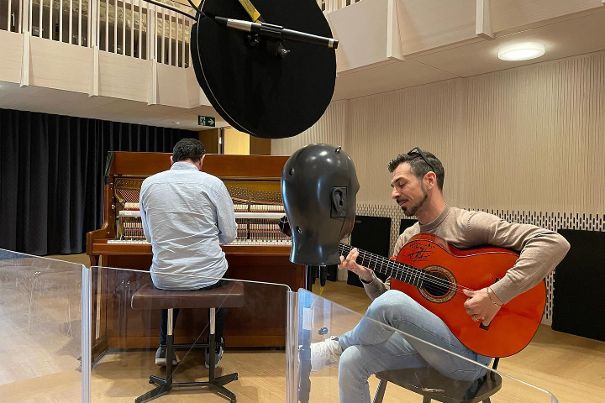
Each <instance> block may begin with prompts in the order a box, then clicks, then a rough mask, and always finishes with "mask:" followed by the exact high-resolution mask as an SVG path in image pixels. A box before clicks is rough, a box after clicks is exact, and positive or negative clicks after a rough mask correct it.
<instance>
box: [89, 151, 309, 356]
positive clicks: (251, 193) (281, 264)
mask: <svg viewBox="0 0 605 403" xmlns="http://www.w3.org/2000/svg"><path fill="white" fill-rule="evenodd" d="M287 158H288V157H286V156H228V155H212V154H209V155H206V156H205V158H204V171H206V172H208V173H211V174H213V175H215V176H217V177H219V178H221V179H222V180H223V181H224V182H225V184H226V186H227V188H228V189H229V191H230V193H231V195H232V198H233V199H234V203H236V204H237V205H238V206H240V207H238V208H241V206H242V204H245V205H250V206H252V205H254V206H255V207H258V205H261V206H263V205H268V206H269V207H271V208H273V209H269V210H267V211H275V207H276V206H278V207H281V211H283V205H281V193H280V187H279V182H280V177H281V169H282V167H283V165H284V163H285V161H286V160H287ZM169 167H170V154H166V153H131V152H111V153H110V154H109V155H108V159H107V166H106V175H105V188H104V206H103V218H104V222H103V225H102V227H101V228H99V229H97V230H96V231H91V232H89V233H88V234H87V243H86V250H87V253H88V255H89V256H90V259H91V264H92V265H101V266H105V267H113V268H125V269H136V270H139V271H138V272H132V271H120V270H99V271H95V272H94V273H93V296H92V308H93V329H92V338H93V346H94V348H93V358H98V357H99V356H100V354H102V353H104V352H105V351H107V350H108V349H109V350H112V349H113V350H116V349H126V348H155V347H156V346H157V345H158V342H159V327H160V311H159V310H157V311H148V312H144V311H134V310H132V309H131V308H130V298H131V296H132V294H133V293H134V292H135V291H136V290H137V289H138V287H140V286H142V285H143V284H147V283H149V282H150V281H151V278H150V276H149V273H148V270H149V266H150V265H151V247H150V245H149V244H140V243H130V244H125V243H110V242H109V241H110V240H116V239H122V238H121V235H120V234H122V235H123V232H122V233H121V230H122V229H123V228H122V227H121V226H122V224H118V221H119V219H118V217H122V216H123V215H121V211H123V210H128V208H127V204H128V205H129V206H130V207H132V205H133V204H134V205H136V204H137V203H138V197H139V191H140V185H141V183H142V181H143V180H144V178H146V177H148V176H150V175H153V174H155V173H157V172H161V171H163V170H166V169H168V168H169ZM256 197H258V198H256ZM251 209H252V207H251ZM277 210H279V208H278V209H277ZM251 211H252V210H251ZM274 214H275V213H274ZM120 222H121V221H120ZM140 232H141V234H139V235H142V231H140ZM250 238H252V235H250ZM139 239H140V238H139ZM223 250H224V251H225V254H226V256H227V261H228V263H229V270H228V271H227V274H226V277H228V278H234V279H244V280H253V281H257V282H270V283H283V284H286V285H288V286H289V287H290V288H291V289H292V290H293V291H296V290H297V289H298V288H301V287H304V282H305V273H304V267H303V266H300V265H294V264H292V263H290V261H289V253H290V247H289V246H285V245H283V244H282V245H280V246H268V245H267V244H266V243H263V242H258V243H256V244H255V243H254V242H252V245H242V244H239V245H238V244H232V245H226V246H224V247H223ZM245 290H246V304H245V306H244V307H242V308H237V309H236V308H233V309H229V311H228V314H227V318H226V326H225V342H226V345H227V347H245V348H257V347H263V348H265V347H273V348H283V347H284V346H285V335H286V323H287V322H286V313H287V311H286V309H287V294H286V293H287V288H286V287H277V286H268V285H261V284H254V285H247V286H246V288H245ZM207 326H208V311H207V310H193V309H184V310H181V311H180V313H179V316H178V319H177V322H176V328H175V332H174V334H175V339H176V342H177V343H192V342H194V341H196V340H197V341H204V340H205V334H206V330H207ZM202 332H204V333H203V335H204V336H203V337H202V338H201V340H200V335H201V334H202Z"/></svg>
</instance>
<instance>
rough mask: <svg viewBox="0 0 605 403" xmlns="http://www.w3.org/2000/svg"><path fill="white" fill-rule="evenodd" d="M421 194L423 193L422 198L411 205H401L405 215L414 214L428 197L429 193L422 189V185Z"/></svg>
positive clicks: (410, 215)
mask: <svg viewBox="0 0 605 403" xmlns="http://www.w3.org/2000/svg"><path fill="white" fill-rule="evenodd" d="M422 195H423V196H422V200H420V201H419V202H418V203H416V204H414V205H413V206H410V207H401V209H402V210H403V214H405V215H406V216H407V217H412V216H415V215H416V213H417V212H418V209H420V208H421V207H423V206H424V205H425V204H426V202H427V200H428V198H429V195H428V193H427V192H426V190H424V187H422Z"/></svg>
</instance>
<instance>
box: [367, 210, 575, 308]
mask: <svg viewBox="0 0 605 403" xmlns="http://www.w3.org/2000/svg"><path fill="white" fill-rule="evenodd" d="M419 233H431V234H435V235H437V236H438V237H440V238H442V239H444V240H445V241H446V242H448V243H449V244H450V245H452V246H454V247H456V248H460V249H465V248H471V247H477V246H486V245H489V246H497V247H503V248H508V249H512V250H515V251H517V252H519V258H518V259H517V262H516V263H515V265H514V266H513V267H512V268H510V269H509V270H508V272H507V273H506V275H505V276H504V277H502V278H501V279H500V280H498V281H497V282H496V283H495V284H493V285H491V286H490V287H491V289H492V290H493V291H494V293H495V294H496V295H497V296H498V298H500V300H501V301H502V302H503V303H507V302H508V301H510V300H511V299H513V298H514V297H516V296H517V295H519V294H521V293H523V292H524V291H527V290H528V289H530V288H532V287H533V286H535V285H536V284H538V283H539V282H540V281H541V280H543V279H544V277H546V275H547V274H548V273H550V272H551V271H552V270H553V269H554V268H555V267H556V266H557V265H558V264H559V263H560V262H561V260H563V258H564V257H565V255H566V254H567V251H568V250H569V242H567V240H566V239H565V238H563V237H562V236H561V235H559V234H558V233H556V232H553V231H550V230H547V229H544V228H540V227H536V226H535V225H530V224H515V223H509V222H507V221H504V220H502V219H501V218H499V217H497V216H495V215H493V214H489V213H485V212H482V211H467V210H463V209H460V208H456V207H446V209H445V210H444V211H443V213H441V215H440V216H439V217H437V218H436V219H435V220H434V221H433V222H431V223H428V224H424V225H420V224H419V223H416V224H414V225H412V226H411V227H409V228H407V229H406V230H405V231H404V232H403V233H402V234H401V235H400V236H399V238H398V239H397V242H396V244H395V248H394V250H393V255H395V256H397V255H398V254H399V251H400V250H401V248H402V247H403V246H404V245H405V244H406V243H407V242H408V241H409V240H410V238H412V237H413V236H414V235H416V234H419ZM364 288H365V290H366V293H367V294H368V296H369V297H370V298H372V299H374V298H376V297H378V296H379V295H380V294H382V293H383V292H385V291H386V289H387V288H386V286H385V284H384V283H383V282H382V281H380V279H378V278H377V277H376V276H375V275H374V274H373V279H372V281H371V282H370V283H367V284H364Z"/></svg>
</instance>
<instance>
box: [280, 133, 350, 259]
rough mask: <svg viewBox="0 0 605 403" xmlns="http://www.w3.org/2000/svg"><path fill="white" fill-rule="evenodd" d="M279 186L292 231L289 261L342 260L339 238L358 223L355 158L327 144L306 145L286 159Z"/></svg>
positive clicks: (348, 232)
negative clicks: (356, 213) (356, 214)
mask: <svg viewBox="0 0 605 403" xmlns="http://www.w3.org/2000/svg"><path fill="white" fill-rule="evenodd" d="M281 186H282V198H283V200H284V208H285V210H286V215H287V218H288V223H289V227H290V232H291V234H292V249H291V251H290V261H291V262H293V263H299V264H305V265H309V266H320V265H330V264H338V263H339V261H340V259H339V256H340V254H339V252H338V245H339V243H340V240H341V239H343V238H344V237H346V236H347V235H349V234H350V233H351V231H352V230H353V225H354V224H355V203H356V195H357V191H358V190H359V182H358V181H357V174H356V172H355V165H354V164H353V160H352V159H351V157H349V156H348V155H347V154H346V153H345V152H344V151H342V149H341V148H340V147H337V146H333V145H329V144H313V145H308V146H305V147H303V148H301V149H300V150H298V151H296V152H295V153H294V154H292V156H291V157H290V158H289V159H288V161H286V164H285V165H284V168H283V171H282V178H281Z"/></svg>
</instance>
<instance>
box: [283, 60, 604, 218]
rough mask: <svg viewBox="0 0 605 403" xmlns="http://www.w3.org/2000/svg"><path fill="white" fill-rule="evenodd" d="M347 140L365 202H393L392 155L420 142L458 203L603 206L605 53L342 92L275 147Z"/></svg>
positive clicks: (586, 209) (588, 209)
mask: <svg viewBox="0 0 605 403" xmlns="http://www.w3.org/2000/svg"><path fill="white" fill-rule="evenodd" d="M318 142H324V143H330V144H337V145H342V146H343V147H344V150H345V151H346V152H347V153H349V155H351V157H352V158H353V160H354V161H355V165H356V168H357V174H358V177H359V181H360V184H361V190H360V192H359V194H358V202H359V203H374V204H385V205H389V204H392V202H391V201H390V199H389V194H390V189H389V174H388V171H387V170H386V164H387V162H388V161H389V160H390V159H391V158H392V157H394V156H395V155H396V154H397V153H401V152H407V151H408V150H410V149H411V148H412V147H414V146H420V147H422V148H423V149H426V150H430V151H432V152H434V153H435V154H436V155H437V156H438V157H440V158H441V160H442V161H443V163H444V165H445V167H446V179H445V193H446V197H447V199H448V200H449V203H450V204H452V205H459V206H462V207H472V208H481V209H505V210H516V211H519V210H527V211H553V212H559V211H560V212H570V211H571V212H582V213H603V211H605V191H604V190H603V183H604V182H605V158H604V157H603V156H604V155H605V52H598V53H593V54H589V55H584V56H579V57H574V58H569V59H563V60H558V61H554V62H547V63H540V64H534V65H530V66H525V67H521V68H515V69H511V70H506V71H501V72H495V73H489V74H484V75H480V76H475V77H471V78H459V79H453V80H447V81H443V82H439V83H433V84H428V85H424V86H419V87H413V88H407V89H403V90H399V91H394V92H389V93H385V94H379V95H375V96H368V97H363V98H357V99H352V100H348V101H339V102H337V103H334V104H332V105H331V106H330V107H329V108H328V109H327V111H326V114H325V115H324V116H323V117H322V118H321V119H320V121H319V122H318V123H317V124H316V125H314V126H313V127H311V128H310V129H309V130H307V131H306V132H304V133H302V134H300V135H298V136H295V137H294V138H291V139H284V140H274V141H273V142H272V153H273V154H291V153H292V152H293V151H295V150H296V149H298V148H300V147H301V146H303V145H305V144H308V143H318Z"/></svg>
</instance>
